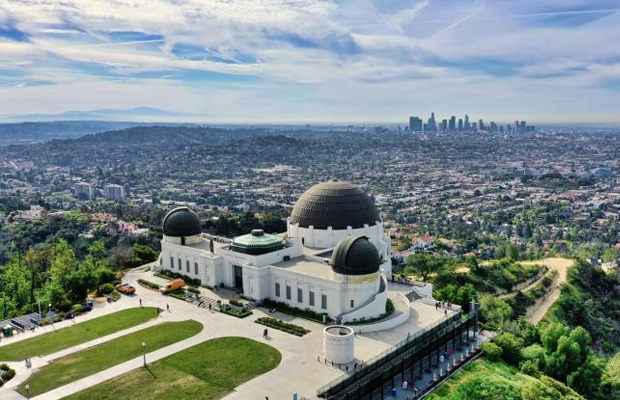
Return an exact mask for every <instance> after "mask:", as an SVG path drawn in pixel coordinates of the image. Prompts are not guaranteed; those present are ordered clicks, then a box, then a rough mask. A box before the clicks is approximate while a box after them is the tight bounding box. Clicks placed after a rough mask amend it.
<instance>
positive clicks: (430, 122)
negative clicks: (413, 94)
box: [428, 112, 437, 132]
mask: <svg viewBox="0 0 620 400" xmlns="http://www.w3.org/2000/svg"><path fill="white" fill-rule="evenodd" d="M428 130H429V131H431V132H436V131H437V123H436V122H435V113H434V112H432V113H431V117H430V118H429V119H428Z"/></svg>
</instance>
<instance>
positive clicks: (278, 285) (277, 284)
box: [276, 282, 280, 297]
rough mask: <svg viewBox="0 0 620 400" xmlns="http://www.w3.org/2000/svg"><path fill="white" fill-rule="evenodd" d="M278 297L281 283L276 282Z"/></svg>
mask: <svg viewBox="0 0 620 400" xmlns="http://www.w3.org/2000/svg"><path fill="white" fill-rule="evenodd" d="M276 297H280V284H279V283H278V282H276Z"/></svg>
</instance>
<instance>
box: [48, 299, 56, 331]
mask: <svg viewBox="0 0 620 400" xmlns="http://www.w3.org/2000/svg"><path fill="white" fill-rule="evenodd" d="M49 313H50V322H51V323H52V328H54V331H55V330H56V327H55V326H54V316H53V315H51V313H52V303H50V304H49Z"/></svg>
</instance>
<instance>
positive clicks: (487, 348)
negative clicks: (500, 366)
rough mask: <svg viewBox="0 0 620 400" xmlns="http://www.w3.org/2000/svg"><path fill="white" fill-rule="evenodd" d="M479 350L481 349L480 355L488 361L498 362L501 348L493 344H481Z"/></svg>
mask: <svg viewBox="0 0 620 400" xmlns="http://www.w3.org/2000/svg"><path fill="white" fill-rule="evenodd" d="M480 348H481V349H482V353H483V354H484V355H485V356H486V357H487V358H488V359H489V360H490V361H498V360H499V359H500V357H501V356H502V348H501V347H499V346H498V345H496V344H495V343H493V342H484V343H482V345H481V346H480Z"/></svg>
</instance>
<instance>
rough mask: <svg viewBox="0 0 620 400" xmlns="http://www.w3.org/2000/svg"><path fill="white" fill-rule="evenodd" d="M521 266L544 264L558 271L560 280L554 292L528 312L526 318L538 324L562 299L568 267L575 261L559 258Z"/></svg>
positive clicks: (528, 262)
mask: <svg viewBox="0 0 620 400" xmlns="http://www.w3.org/2000/svg"><path fill="white" fill-rule="evenodd" d="M521 264H525V265H527V264H544V265H546V266H547V267H549V268H550V269H555V270H556V271H558V279H557V281H556V284H555V287H554V288H553V291H552V292H551V293H550V294H548V295H547V297H545V299H544V300H543V301H542V302H540V303H536V304H534V305H533V306H532V307H530V308H529V309H528V310H527V314H526V317H527V319H528V321H530V322H532V323H537V322H538V321H540V320H541V319H543V317H544V316H545V314H547V311H549V308H551V306H552V305H553V304H554V303H555V302H556V300H557V299H558V298H559V297H560V286H561V284H562V283H564V282H566V271H567V270H568V267H570V266H571V265H573V260H570V259H568V258H560V257H557V258H545V259H544V260H542V261H527V262H521Z"/></svg>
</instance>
